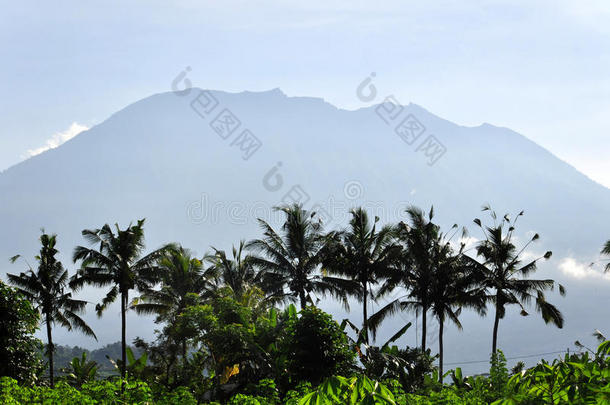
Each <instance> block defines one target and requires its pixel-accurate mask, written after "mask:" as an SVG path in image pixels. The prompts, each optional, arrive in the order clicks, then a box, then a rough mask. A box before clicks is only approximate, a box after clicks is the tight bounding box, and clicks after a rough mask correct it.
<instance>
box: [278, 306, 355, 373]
mask: <svg viewBox="0 0 610 405" xmlns="http://www.w3.org/2000/svg"><path fill="white" fill-rule="evenodd" d="M300 314H301V316H300V317H299V318H298V319H293V320H291V321H289V322H288V326H287V328H286V340H285V342H284V350H285V354H286V358H287V359H288V371H289V373H290V374H291V377H293V378H292V380H293V381H301V380H306V381H310V382H312V383H313V384H318V383H319V382H320V381H322V380H323V379H325V378H328V377H330V376H332V375H351V374H352V373H353V371H354V369H355V361H354V360H355V357H356V353H355V351H354V350H352V348H351V347H350V345H349V343H348V338H347V336H346V335H345V333H344V332H343V331H342V330H341V327H340V326H339V324H338V323H337V322H335V321H334V320H333V318H332V317H331V316H330V315H329V314H327V313H325V312H323V311H322V310H320V309H318V308H316V307H306V308H304V309H303V310H301V313H300Z"/></svg>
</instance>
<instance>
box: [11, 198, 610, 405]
mask: <svg viewBox="0 0 610 405" xmlns="http://www.w3.org/2000/svg"><path fill="white" fill-rule="evenodd" d="M279 210H280V212H281V213H282V214H283V215H284V217H285V222H284V224H283V226H282V227H281V229H280V230H279V231H276V230H275V229H273V227H272V226H271V225H270V224H268V223H267V222H265V221H260V224H261V228H262V230H263V237H261V238H260V239H255V240H253V241H250V242H245V241H242V242H240V243H239V245H238V247H237V248H233V250H232V255H228V254H227V253H225V252H224V251H222V250H219V249H214V252H213V253H212V254H207V255H205V256H204V257H202V258H196V257H194V256H193V254H192V253H191V252H190V251H189V250H187V249H185V248H183V247H181V246H179V245H178V244H174V243H172V244H167V245H165V246H163V247H162V248H160V249H157V250H154V251H152V252H150V253H145V244H144V229H143V225H144V220H141V221H138V222H137V224H136V225H129V226H128V227H127V228H125V229H121V228H119V226H118V225H117V226H115V227H114V228H112V227H110V226H109V225H104V226H103V227H101V228H99V229H95V230H85V231H83V236H84V237H85V239H86V241H87V242H89V244H90V245H91V247H82V246H79V247H77V248H76V249H75V253H74V262H75V263H77V264H79V266H80V267H79V268H78V270H77V272H76V274H75V275H74V276H72V277H71V278H68V273H67V271H66V270H65V269H64V267H63V265H62V264H61V263H60V262H59V261H57V260H56V259H55V254H56V253H57V251H56V250H55V248H54V246H55V236H54V235H53V236H49V235H46V234H44V233H43V236H42V237H41V242H42V249H41V252H40V255H39V256H37V257H36V259H37V261H38V262H39V266H38V268H37V270H36V271H34V270H33V269H30V270H29V272H28V273H21V274H20V275H19V276H12V277H10V278H9V281H10V282H11V283H13V284H14V285H15V286H16V287H18V288H19V290H20V291H19V290H14V289H11V288H9V287H6V286H5V285H4V284H0V317H1V319H2V323H1V325H0V328H2V329H1V332H2V334H1V335H0V338H1V339H2V346H1V347H0V371H1V376H3V377H2V379H1V380H0V386H1V392H0V402H2V403H9V404H12V403H15V404H16V403H75V404H76V403H78V404H81V403H83V404H94V403H103V404H132V403H133V404H148V403H160V404H191V403H192V404H194V403H215V404H219V403H220V404H231V405H234V404H252V405H256V404H272V405H282V404H287V405H288V404H289V405H309V404H311V405H313V404H401V405H403V404H404V405H406V404H463V403H465V404H488V403H494V404H538V403H541V404H542V403H545V404H546V403H551V404H555V403H607V402H605V401H608V392H609V390H610V388H608V387H610V372H609V371H608V370H609V366H610V362H609V360H608V354H609V352H610V344H608V343H607V342H606V343H602V344H601V346H600V347H599V349H598V351H597V352H595V353H592V356H590V355H588V354H585V355H581V354H579V355H571V356H566V357H565V358H563V359H560V360H559V359H558V360H556V361H555V362H553V363H551V364H549V363H546V362H544V361H542V362H541V363H539V364H538V365H537V366H535V367H533V368H531V369H529V370H522V369H519V370H518V369H515V370H514V371H512V372H509V371H508V370H507V368H506V360H505V358H504V355H503V353H502V351H501V350H499V349H498V348H497V346H498V339H497V338H498V334H499V328H498V325H499V321H500V320H501V319H502V318H503V317H504V314H505V310H506V307H507V306H509V305H515V306H518V307H520V308H521V314H522V315H524V316H526V315H528V311H527V310H526V309H527V306H528V304H530V303H533V304H535V310H536V311H537V312H539V313H540V314H541V316H542V319H543V320H544V321H545V322H546V323H552V324H554V325H556V326H557V327H562V325H563V317H562V314H561V312H560V311H559V310H558V309H557V307H555V306H554V305H552V304H551V303H549V302H548V301H547V299H546V297H545V292H546V291H548V290H550V289H552V288H554V287H555V285H556V284H555V282H554V281H553V280H536V279H531V278H529V276H530V275H532V274H533V273H534V272H535V271H536V269H537V264H538V262H539V261H540V260H546V259H548V258H550V257H551V252H547V253H546V254H544V255H543V256H541V257H539V258H535V259H533V260H529V261H524V260H525V259H524V257H529V256H526V254H527V252H526V250H527V248H528V247H529V245H530V243H533V242H535V241H536V240H538V239H539V236H538V235H537V234H536V235H535V236H534V237H533V238H531V240H530V241H529V242H528V243H526V244H525V246H521V247H517V246H516V244H515V240H517V238H516V236H514V235H515V229H516V219H517V218H519V217H520V216H522V215H523V213H520V214H519V215H518V216H517V217H516V218H515V219H514V220H511V219H510V217H509V216H508V215H506V216H504V217H498V216H497V215H496V214H495V213H494V212H493V211H491V210H490V209H489V208H485V211H489V212H490V213H491V219H492V223H490V224H488V225H484V224H483V222H482V221H481V220H479V219H475V221H474V222H475V223H476V224H477V226H479V227H480V228H481V229H482V231H483V234H484V238H483V240H482V241H480V242H479V243H478V245H476V246H475V247H474V249H470V251H474V252H475V253H476V256H475V257H471V256H468V255H467V254H466V251H468V250H467V249H466V248H465V246H466V245H465V243H464V238H465V237H466V236H467V234H466V231H465V230H463V231H462V236H461V237H458V240H454V238H455V237H456V235H459V228H458V227H457V225H456V226H454V227H452V228H451V229H450V230H449V231H448V232H444V231H443V230H442V229H441V227H440V226H439V225H437V224H435V223H434V222H433V220H434V210H433V209H431V210H430V211H429V213H424V211H422V210H421V209H419V208H416V207H409V208H408V210H407V213H408V215H409V222H408V223H402V222H401V223H399V224H388V225H385V226H381V225H379V224H378V222H379V219H378V218H375V219H374V220H369V218H368V216H367V214H366V212H365V211H364V210H362V209H356V210H353V211H352V220H351V221H350V223H349V225H348V227H347V228H346V229H345V230H336V231H329V232H326V231H324V229H323V224H322V222H321V220H320V219H319V218H318V217H317V215H316V214H315V213H310V212H307V211H305V210H303V209H302V207H300V206H298V205H293V206H286V207H281V208H279ZM609 252H610V250H608V249H607V247H606V248H604V251H603V252H602V253H604V254H609ZM68 279H69V283H68ZM85 285H92V286H97V287H106V288H107V291H106V295H105V297H104V298H103V300H102V302H101V303H98V304H97V305H96V311H97V313H98V315H100V316H101V315H102V313H103V312H104V310H105V309H106V308H107V307H108V305H110V304H111V303H112V302H113V301H115V300H117V299H119V298H120V303H121V326H120V328H119V327H118V325H117V330H118V331H120V334H121V343H120V346H119V345H115V346H113V347H111V348H113V349H114V350H113V351H112V353H111V354H110V355H108V356H105V357H106V358H103V357H101V356H100V355H99V353H98V352H91V353H89V352H86V351H84V350H82V351H77V352H73V351H68V350H65V349H64V348H59V350H56V347H55V346H54V345H53V343H52V335H51V326H52V325H54V324H58V325H60V326H64V327H67V328H68V329H80V330H81V331H84V332H85V333H87V334H89V335H92V336H94V335H93V331H92V330H90V329H89V328H88V326H87V325H86V324H85V323H84V322H83V321H82V319H81V318H80V317H79V316H78V315H77V313H80V312H81V311H82V310H84V307H85V304H86V303H85V302H84V301H78V300H74V299H73V298H72V296H71V291H70V288H71V289H79V288H82V287H83V286H85ZM68 286H69V287H70V288H68ZM559 290H560V292H561V293H562V294H563V293H564V292H565V290H564V288H563V287H562V286H559ZM134 293H136V296H132V295H133V294H134ZM325 296H331V297H333V298H335V299H337V300H339V301H340V302H341V303H342V304H343V305H344V306H345V307H346V309H348V310H349V307H348V297H353V298H355V299H357V300H358V301H359V303H360V304H362V323H361V324H360V325H356V324H354V323H352V322H351V321H349V320H348V319H345V320H343V321H342V322H341V323H338V322H337V321H336V320H334V319H333V318H332V316H331V315H329V314H327V313H325V312H323V311H322V310H321V309H319V308H318V307H317V306H316V305H317V302H318V301H319V299H320V298H323V297H325ZM388 296H391V297H392V298H391V299H389V300H386V301H387V305H384V306H382V307H381V308H380V309H379V310H378V311H377V312H375V313H372V314H370V313H369V308H370V307H371V305H370V304H371V303H372V302H375V301H377V300H378V299H380V298H381V297H388ZM295 304H296V305H299V308H298V310H297V307H296V306H295ZM488 306H490V307H491V308H492V309H493V313H494V315H495V317H494V329H493V332H492V334H491V337H492V338H491V341H492V344H491V348H492V350H491V352H492V354H491V368H490V372H489V375H488V376H477V377H465V376H463V374H462V372H461V370H460V369H456V370H453V371H450V372H448V373H444V370H443V326H444V325H445V323H446V322H451V323H453V324H455V325H457V326H458V328H461V322H460V315H461V313H462V310H463V309H465V308H468V309H472V310H475V311H476V312H478V313H479V314H480V315H481V316H485V315H486V314H487V310H488ZM128 310H135V311H136V312H137V313H138V314H154V315H155V316H156V317H155V322H156V324H157V326H158V328H156V330H155V334H156V336H155V339H154V340H153V341H144V340H143V339H140V338H136V339H135V340H134V342H133V346H132V347H130V346H128V344H127V342H126V338H125V336H126V328H127V325H126V317H125V315H126V312H127V311H128ZM402 311H414V312H416V315H417V314H419V315H421V325H422V329H423V331H422V335H421V336H422V340H421V345H419V347H408V346H403V347H399V345H398V344H397V342H399V341H400V339H401V337H402V336H403V335H404V334H405V333H406V332H407V331H408V330H409V328H410V327H411V324H410V323H403V324H399V325H397V327H396V329H397V330H395V331H394V332H395V334H394V335H393V336H391V337H390V338H389V339H388V341H387V342H385V343H384V344H378V343H377V341H376V338H377V336H376V333H377V330H378V329H379V328H380V326H381V324H382V323H384V322H387V320H389V319H396V318H392V316H393V315H395V314H397V313H400V312H402ZM40 315H43V319H42V320H43V321H44V322H45V323H46V325H47V339H48V343H49V344H48V346H47V351H46V354H47V356H48V359H49V370H50V373H49V374H50V375H49V377H50V378H49V380H47V379H46V378H44V377H43V378H38V377H39V376H41V367H42V365H41V363H40V360H39V357H40V356H39V354H40V348H39V347H38V344H39V342H38V341H37V340H36V339H34V338H33V337H32V334H33V333H34V332H35V331H36V329H37V328H38V327H39V326H40V325H39V322H40V321H41V318H40ZM430 322H438V324H439V326H440V327H439V333H438V351H435V350H433V349H432V348H430V347H428V345H427V341H426V337H427V336H428V333H427V332H426V327H427V325H428V323H430ZM117 334H118V333H117ZM600 336H601V335H600ZM602 340H605V339H602ZM437 353H438V354H437ZM54 355H55V356H54ZM57 357H59V359H61V364H62V367H61V368H60V371H61V372H60V373H59V374H58V375H57V378H56V380H57V384H56V386H55V387H53V382H54V381H53V380H54V378H53V377H54V370H56V369H57V368H56V367H53V366H54V365H53V360H54V359H55V358H57ZM70 357H71V358H70ZM436 360H438V366H435V362H436ZM108 365H111V367H112V368H113V369H114V373H113V374H110V373H108ZM47 381H48V382H49V385H50V387H48V386H47Z"/></svg>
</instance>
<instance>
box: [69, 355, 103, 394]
mask: <svg viewBox="0 0 610 405" xmlns="http://www.w3.org/2000/svg"><path fill="white" fill-rule="evenodd" d="M61 371H62V372H64V373H66V379H67V380H68V383H69V384H70V385H72V386H74V387H81V386H82V385H83V384H84V383H86V382H89V381H93V380H95V377H96V375H97V371H98V366H97V362H95V361H93V360H87V353H85V352H83V354H82V356H81V358H80V359H79V358H78V357H74V358H73V359H72V361H71V362H70V367H69V368H68V367H66V368H64V369H62V370H61Z"/></svg>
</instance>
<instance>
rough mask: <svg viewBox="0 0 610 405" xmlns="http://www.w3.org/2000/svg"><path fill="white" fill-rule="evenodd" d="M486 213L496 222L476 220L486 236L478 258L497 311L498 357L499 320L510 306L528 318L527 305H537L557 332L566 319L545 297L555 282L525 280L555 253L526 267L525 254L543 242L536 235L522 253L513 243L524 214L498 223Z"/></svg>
mask: <svg viewBox="0 0 610 405" xmlns="http://www.w3.org/2000/svg"><path fill="white" fill-rule="evenodd" d="M483 211H489V212H490V215H491V217H492V219H493V221H494V224H493V225H491V226H483V224H482V222H481V220H480V219H478V218H477V219H475V220H474V222H475V224H477V225H478V226H479V227H480V228H481V229H482V231H483V234H484V236H485V239H484V240H482V241H481V242H480V243H479V244H478V246H477V255H478V256H479V257H480V258H481V259H482V266H481V271H483V273H484V284H485V286H486V287H487V288H488V289H489V290H490V295H489V297H488V298H489V300H490V301H491V302H493V304H494V306H495V309H496V311H495V312H496V314H495V319H494V329H493V341H492V352H493V353H496V349H497V340H498V324H499V322H500V319H502V318H504V316H505V314H506V307H507V306H508V305H519V307H520V308H521V315H523V316H527V315H528V312H527V311H526V309H525V307H524V305H526V304H529V303H530V302H532V301H534V302H535V303H536V310H537V311H538V312H540V313H541V315H542V318H543V319H544V321H545V322H546V323H553V324H554V325H556V326H557V327H558V328H562V327H563V316H562V314H561V312H560V311H559V310H558V309H557V308H556V307H555V306H554V305H552V304H550V303H549V302H547V300H546V298H545V296H544V292H545V291H547V290H553V288H554V286H555V281H554V280H551V279H545V280H533V279H528V278H526V277H527V276H529V275H530V274H532V273H534V272H535V271H536V270H537V268H538V262H539V261H540V260H548V259H550V258H551V256H552V252H550V251H549V252H546V253H545V254H544V255H543V256H541V257H538V258H536V259H534V260H530V261H529V262H527V263H525V264H524V263H523V260H522V259H523V253H524V252H525V250H526V249H527V248H528V247H529V246H530V244H532V243H533V242H535V241H537V240H538V239H539V238H540V236H539V235H538V234H535V235H534V236H533V237H532V238H531V239H530V240H529V241H528V242H527V243H526V244H525V245H524V246H523V248H522V249H517V247H516V246H515V244H514V243H513V238H514V232H515V226H516V223H517V220H518V219H519V218H520V217H521V216H523V214H524V213H523V211H522V212H520V213H519V214H518V215H517V216H516V217H515V219H514V220H512V221H511V219H510V217H509V215H508V214H507V215H505V216H504V217H503V218H502V219H501V220H498V216H497V215H496V213H495V212H494V211H492V210H491V209H490V208H489V207H484V208H483ZM559 292H560V294H561V295H564V294H565V289H564V288H563V286H562V285H559Z"/></svg>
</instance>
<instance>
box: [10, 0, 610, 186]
mask: <svg viewBox="0 0 610 405" xmlns="http://www.w3.org/2000/svg"><path fill="white" fill-rule="evenodd" d="M83 3H84V2H68V1H57V2H36V3H33V2H26V1H23V2H14V1H10V2H8V1H1V4H0V5H1V6H2V12H1V13H0V50H1V54H2V59H1V61H2V62H1V63H0V74H1V75H2V77H3V80H2V81H1V82H0V83H1V85H0V86H1V87H0V89H1V92H2V97H1V99H0V111H1V112H2V113H1V114H0V170H2V169H5V168H7V167H8V166H10V165H12V164H15V163H17V162H18V161H20V160H22V159H23V158H24V157H26V156H28V154H34V153H38V152H40V151H42V150H43V149H44V148H48V147H53V146H56V145H58V144H60V143H61V142H63V141H65V140H66V139H69V138H70V137H71V136H73V135H74V134H75V133H77V132H78V131H79V130H82V129H84V128H87V127H90V126H92V125H95V124H97V123H100V122H101V121H103V120H104V119H106V118H107V117H108V116H109V115H110V114H112V113H113V112H115V111H117V110H119V109H121V108H123V107H125V106H126V105H127V104H129V103H132V102H134V101H137V100H139V99H141V98H143V97H146V96H148V95H150V94H152V93H158V92H163V91H168V90H170V83H171V81H172V80H173V79H174V77H176V75H177V74H178V73H179V72H180V71H182V70H183V69H184V68H185V67H187V66H189V67H191V69H192V70H191V72H190V74H189V78H190V79H191V80H192V82H193V84H194V85H196V86H199V87H205V88H212V89H219V90H227V91H243V90H266V89H270V88H275V87H280V88H281V89H282V90H283V91H284V92H285V93H286V94H288V95H290V96H301V95H304V96H317V97H323V98H325V99H326V100H328V101H329V102H331V103H333V104H335V105H337V106H340V107H344V108H349V109H353V108H358V107H362V106H364V105H366V104H364V103H363V102H362V101H360V100H359V99H358V98H356V93H355V89H356V87H357V86H358V84H359V83H360V82H361V81H362V80H363V79H364V78H365V77H367V76H368V75H369V74H370V73H371V72H375V73H376V77H375V81H374V83H375V85H376V87H377V88H378V90H379V97H380V99H379V100H376V101H381V99H382V97H383V96H386V95H389V94H394V95H395V96H396V97H397V99H398V100H400V101H401V102H403V103H408V102H413V103H416V104H419V105H421V106H423V107H425V108H427V109H428V110H430V111H431V112H433V113H435V114H437V115H439V116H441V117H444V118H446V119H449V120H451V121H454V122H456V123H458V124H463V125H470V126H476V125H479V124H481V123H483V122H489V123H492V124H495V125H499V126H506V127H510V128H512V129H514V130H516V131H518V132H520V133H522V134H524V135H526V136H527V137H529V138H531V139H533V140H534V141H536V142H538V143H539V144H541V145H542V146H544V147H546V148H548V149H549V150H551V151H552V152H553V153H555V154H556V155H558V156H559V157H561V158H563V159H564V160H566V161H568V162H569V163H571V164H573V165H574V166H576V167H577V168H578V169H580V170H581V171H583V172H584V173H585V174H587V175H589V176H590V177H591V178H593V179H595V180H597V181H598V182H601V183H603V184H605V185H606V186H610V170H609V169H610V159H608V157H607V155H608V151H610V136H608V135H609V133H610V1H607V0H599V1H571V2H568V1H538V2H535V4H533V3H534V2H531V1H512V2H508V1H495V2H485V3H483V2H469V4H468V5H466V4H464V2H458V1H455V2H453V1H445V2H435V5H430V4H428V3H429V2H408V1H395V2H394V1H390V2H383V1H375V2H360V1H354V0H350V1H331V0H324V1H314V0H309V1H306V2H300V3H299V4H297V2H286V1H258V2H252V1H222V2H202V1H174V2H171V3H172V5H171V6H170V5H169V3H170V2H166V1H150V0H149V1H132V2H129V4H128V5H126V4H123V3H125V2H103V3H99V5H86V4H83Z"/></svg>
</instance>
